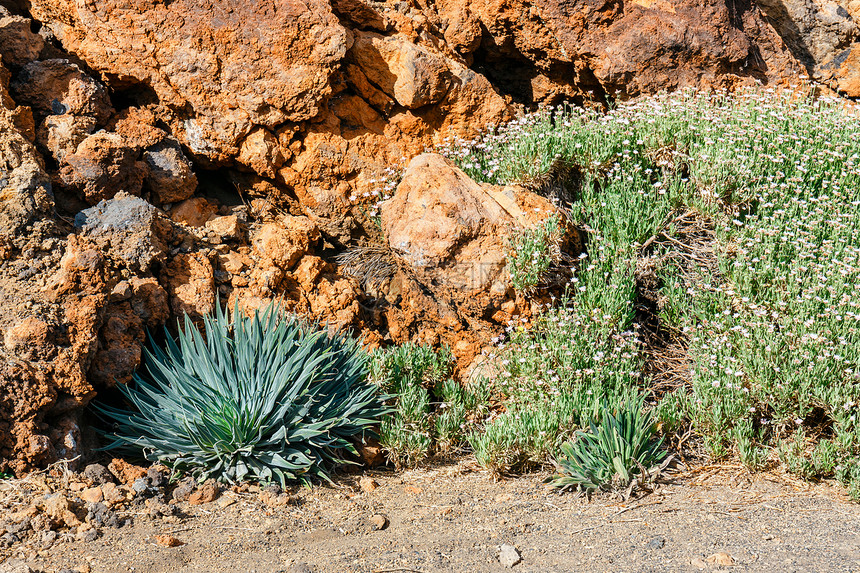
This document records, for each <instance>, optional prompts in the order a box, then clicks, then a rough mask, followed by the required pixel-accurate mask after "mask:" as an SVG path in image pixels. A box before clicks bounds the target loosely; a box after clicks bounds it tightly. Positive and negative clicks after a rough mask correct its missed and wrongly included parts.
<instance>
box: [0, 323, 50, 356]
mask: <svg viewBox="0 0 860 573" xmlns="http://www.w3.org/2000/svg"><path fill="white" fill-rule="evenodd" d="M50 336H51V332H50V330H49V327H48V324H47V323H46V322H45V321H43V320H40V319H38V318H35V317H28V318H25V319H24V320H22V321H20V322H18V323H17V324H15V325H14V326H12V327H10V328H9V329H7V330H6V334H5V336H4V337H3V343H4V345H5V346H6V350H8V351H9V352H11V353H13V354H15V355H16V356H18V357H20V358H23V359H25V360H50V359H51V358H52V357H53V356H54V355H56V347H54V346H53V345H52V344H50Z"/></svg>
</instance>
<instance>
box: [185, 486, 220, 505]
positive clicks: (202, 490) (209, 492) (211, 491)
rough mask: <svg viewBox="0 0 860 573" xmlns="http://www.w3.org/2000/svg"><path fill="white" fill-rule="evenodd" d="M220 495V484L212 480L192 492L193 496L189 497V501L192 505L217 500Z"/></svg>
mask: <svg viewBox="0 0 860 573" xmlns="http://www.w3.org/2000/svg"><path fill="white" fill-rule="evenodd" d="M220 495H221V488H220V487H218V485H216V484H215V483H212V482H206V483H205V484H203V485H202V486H200V487H199V488H198V489H197V491H195V492H194V493H192V494H191V497H189V498H188V503H190V504H191V505H201V504H204V503H209V502H212V501H215V500H216V499H218V496H220Z"/></svg>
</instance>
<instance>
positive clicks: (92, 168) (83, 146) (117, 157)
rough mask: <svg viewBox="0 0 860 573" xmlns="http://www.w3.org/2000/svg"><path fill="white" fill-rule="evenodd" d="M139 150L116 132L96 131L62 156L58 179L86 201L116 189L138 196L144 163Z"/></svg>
mask: <svg viewBox="0 0 860 573" xmlns="http://www.w3.org/2000/svg"><path fill="white" fill-rule="evenodd" d="M139 156H140V150H139V149H137V148H136V147H135V146H134V144H133V142H130V141H128V140H127V139H125V138H124V137H122V136H121V135H119V134H116V133H108V132H104V131H99V132H96V133H94V134H93V135H90V136H89V137H87V138H86V139H84V140H83V141H82V142H81V143H80V145H78V147H77V149H76V150H75V152H74V153H70V154H68V155H65V156H64V157H63V163H62V165H61V167H60V172H59V180H60V182H61V183H62V185H63V186H64V187H66V188H69V189H72V190H74V191H76V192H77V193H78V195H79V196H80V197H81V199H83V200H84V201H86V202H87V203H89V204H90V205H95V204H96V203H98V202H99V201H102V200H104V199H110V198H112V197H113V196H114V195H116V194H117V193H118V192H119V191H125V192H127V193H130V194H132V195H140V190H141V186H142V184H143V177H144V175H145V174H146V164H145V163H143V162H141V161H139V160H138V159H139Z"/></svg>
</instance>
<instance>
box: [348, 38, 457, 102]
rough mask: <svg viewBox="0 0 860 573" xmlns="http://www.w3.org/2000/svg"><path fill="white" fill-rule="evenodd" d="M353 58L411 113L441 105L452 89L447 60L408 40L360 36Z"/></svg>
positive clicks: (371, 79)
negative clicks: (430, 105)
mask: <svg viewBox="0 0 860 573" xmlns="http://www.w3.org/2000/svg"><path fill="white" fill-rule="evenodd" d="M350 56H351V58H352V59H353V60H354V61H355V63H356V64H357V65H358V67H360V68H361V70H362V71H363V72H364V75H365V76H367V79H369V80H370V81H371V82H372V83H373V84H374V85H376V86H378V87H379V89H381V90H382V91H383V92H385V93H386V94H387V95H389V96H391V97H392V98H394V99H395V100H396V101H397V103H399V104H400V105H402V106H403V107H406V108H409V109H416V108H420V107H424V106H426V105H429V104H433V103H437V102H439V101H441V100H442V99H443V98H444V97H445V95H446V94H447V93H448V90H450V89H451V84H452V79H453V78H452V75H451V71H450V70H449V69H448V66H447V65H446V64H445V60H444V58H442V57H441V56H439V55H436V54H434V53H432V52H429V51H428V50H426V49H424V48H422V47H421V46H417V45H415V44H413V43H411V42H409V41H408V40H406V39H405V38H401V37H396V36H381V35H379V34H376V33H373V32H357V33H356V34H355V41H354V42H353V45H352V48H351V49H350Z"/></svg>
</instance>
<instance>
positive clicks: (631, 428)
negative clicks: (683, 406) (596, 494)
mask: <svg viewBox="0 0 860 573" xmlns="http://www.w3.org/2000/svg"><path fill="white" fill-rule="evenodd" d="M642 405H643V400H642V398H641V397H640V398H638V399H632V400H627V401H625V402H622V403H621V404H620V405H619V407H618V409H617V411H615V412H613V411H612V410H611V409H610V408H609V406H608V405H604V407H603V408H602V409H603V416H602V418H601V419H600V422H599V423H595V422H591V424H590V429H591V431H590V432H577V438H576V441H573V442H565V443H563V444H562V445H561V447H560V450H561V455H559V457H558V459H557V460H556V466H557V467H558V469H559V470H560V472H561V473H560V475H557V476H555V478H554V479H552V480H551V482H550V483H551V484H552V485H553V486H555V487H559V488H569V487H575V488H578V489H580V490H582V491H585V492H591V491H594V490H598V489H600V490H609V489H613V488H614V489H622V488H626V487H627V486H629V485H630V483H631V482H632V481H633V479H634V478H635V477H636V476H637V475H638V476H640V477H645V476H642V473H643V470H645V471H647V470H648V469H650V468H651V467H652V466H654V465H656V464H658V463H659V462H660V461H662V460H663V459H664V458H665V457H666V452H665V451H664V450H661V449H660V447H661V445H662V443H663V440H662V439H654V432H655V427H656V425H655V423H654V418H653V416H652V415H651V413H643V409H642Z"/></svg>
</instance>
